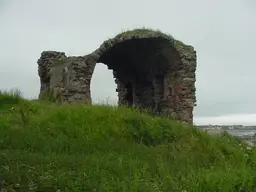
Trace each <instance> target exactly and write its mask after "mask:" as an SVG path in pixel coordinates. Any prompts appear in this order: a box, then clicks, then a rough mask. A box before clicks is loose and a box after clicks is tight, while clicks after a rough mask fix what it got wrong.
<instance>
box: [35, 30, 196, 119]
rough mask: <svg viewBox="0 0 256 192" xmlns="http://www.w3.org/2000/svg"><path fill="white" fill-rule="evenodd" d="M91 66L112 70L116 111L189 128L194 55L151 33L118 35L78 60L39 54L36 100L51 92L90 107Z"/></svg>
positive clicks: (189, 48) (51, 53) (168, 38)
mask: <svg viewBox="0 0 256 192" xmlns="http://www.w3.org/2000/svg"><path fill="white" fill-rule="evenodd" d="M96 63H104V64H106V65H107V66H108V68H109V69H112V70H113V76H114V78H115V82H116V84H117V89H116V91H117V92H118V98H119V99H118V104H119V105H125V104H126V105H128V106H131V107H136V108H143V109H150V110H151V111H152V112H153V113H154V114H161V115H165V116H168V117H170V118H172V119H175V120H178V121H182V122H185V123H193V108H194V105H195V103H196V97H195V91H196V90H195V81H196V77H195V71H196V51H195V50H194V48H193V47H192V46H189V45H185V44H183V43H181V42H180V41H177V40H174V39H173V38H172V37H171V36H168V35H166V34H163V33H160V32H156V31H147V30H146V31H143V33H137V31H136V33H134V32H131V33H125V34H121V35H117V36H116V37H115V38H113V39H110V40H108V41H105V42H104V43H103V44H102V45H101V46H100V47H99V49H97V50H96V51H94V52H93V53H91V54H89V55H85V56H80V57H67V56H66V55H65V54H64V53H62V52H55V51H45V52H43V53H42V55H41V58H40V59H39V60H38V65H39V67H38V73H39V76H40V80H41V91H40V96H39V97H42V96H43V95H44V94H43V93H44V92H47V91H49V90H50V91H51V92H53V96H54V97H56V96H57V95H58V96H59V97H61V99H62V100H65V101H69V102H75V101H86V102H88V103H91V93H90V82H91V77H92V74H93V71H94V68H95V65H96ZM103 83H104V82H103Z"/></svg>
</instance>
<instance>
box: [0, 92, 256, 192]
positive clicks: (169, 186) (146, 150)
mask: <svg viewBox="0 0 256 192" xmlns="http://www.w3.org/2000/svg"><path fill="white" fill-rule="evenodd" d="M255 161H256V152H255V150H254V149H246V145H245V144H243V143H242V142H240V141H238V140H236V139H233V138H232V137H230V136H228V135H223V136H222V137H217V136H209V135H207V134H205V133H202V132H199V131H198V130H197V129H195V128H193V127H185V126H182V125H180V124H176V123H175V122H172V121H169V120H167V119H161V118H159V117H158V118H157V117H154V118H153V117H151V116H148V115H145V114H140V113H138V112H136V111H133V110H131V109H126V108H119V109H117V108H113V107H108V106H85V105H62V106H56V105H54V104H51V103H46V102H39V101H25V100H22V99H20V98H19V97H18V96H17V95H16V94H12V96H10V94H9V93H8V94H6V93H0V189H1V188H5V189H7V191H49V192H50V191H57V190H58V189H59V191H88V192H89V191H111V192H112V191H119V192H122V191H127V192H128V191H129V192H136V191H147V192H151V191H152V192H156V191H187V192H193V191H196V192H198V191H207V192H210V191H214V192H217V191H223V192H229V191H230V192H236V191H241V189H242V188H243V187H245V188H246V189H252V188H253V187H254V185H255V184H256V183H255V180H254V175H255Z"/></svg>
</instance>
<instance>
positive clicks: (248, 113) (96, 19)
mask: <svg viewBox="0 0 256 192" xmlns="http://www.w3.org/2000/svg"><path fill="white" fill-rule="evenodd" d="M255 18H256V1H255V0H193V1H192V0H159V1H156V0H129V1H124V0H108V1H106V0H94V1H89V0H0V89H11V88H14V87H15V88H19V89H20V90H21V91H22V92H23V95H24V97H26V98H36V97H37V96H38V93H39V88H40V81H39V77H38V74H37V63H36V62H37V59H38V58H39V57H40V54H41V52H42V51H44V50H56V51H63V52H65V53H66V54H67V55H68V56H71V55H85V54H87V53H90V52H92V51H93V50H95V49H96V48H98V47H99V46H100V44H101V43H102V42H103V41H104V40H106V39H108V38H111V37H113V36H115V35H116V34H118V33H119V32H121V31H123V30H127V29H134V28H137V27H147V28H153V29H160V30H161V31H163V32H165V33H168V34H171V35H173V36H174V37H175V38H177V39H179V40H181V41H183V42H184V43H186V44H191V45H193V46H194V47H195V49H196V50H197V56H198V62H197V63H198V67H197V74H196V75H197V82H196V88H197V103H198V106H197V107H196V108H195V110H194V116H195V122H196V123H198V124H200V123H244V124H245V123H247V124H251V123H255V124H256V75H255V72H256V65H255V64H256V63H255V58H254V57H255V51H256V48H255V46H256V22H255ZM115 88H116V85H115V83H114V79H113V76H112V73H111V71H108V70H107V68H106V66H105V65H103V64H98V65H97V67H96V70H95V72H94V76H93V79H92V88H91V90H92V97H93V100H94V101H96V102H97V101H104V100H105V99H106V98H108V100H109V101H110V102H115V101H116V100H117V94H116V92H115ZM253 114H254V115H253Z"/></svg>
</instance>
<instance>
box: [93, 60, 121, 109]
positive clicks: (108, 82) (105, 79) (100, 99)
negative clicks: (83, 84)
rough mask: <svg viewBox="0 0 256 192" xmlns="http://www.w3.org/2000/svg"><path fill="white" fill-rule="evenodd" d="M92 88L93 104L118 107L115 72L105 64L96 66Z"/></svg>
mask: <svg viewBox="0 0 256 192" xmlns="http://www.w3.org/2000/svg"><path fill="white" fill-rule="evenodd" d="M90 87H91V98H92V103H93V104H104V105H114V106H116V105H117V101H118V99H117V92H116V83H115V81H114V78H113V71H112V70H109V69H108V67H107V66H106V65H105V64H103V63H97V64H96V66H95V69H94V72H93V75H92V79H91V84H90Z"/></svg>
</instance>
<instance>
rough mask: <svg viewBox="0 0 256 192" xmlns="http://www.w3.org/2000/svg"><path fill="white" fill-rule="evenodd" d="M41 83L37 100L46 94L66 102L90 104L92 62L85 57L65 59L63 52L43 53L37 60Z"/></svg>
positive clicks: (93, 65) (93, 64) (93, 66)
mask: <svg viewBox="0 0 256 192" xmlns="http://www.w3.org/2000/svg"><path fill="white" fill-rule="evenodd" d="M37 63H38V74H39V76H40V81H41V89H40V94H39V98H43V97H44V96H45V95H47V96H48V93H50V94H51V97H55V98H57V97H58V99H61V100H64V101H68V102H75V101H85V102H87V103H91V91H90V83H91V77H92V74H93V71H94V68H95V63H94V62H92V63H91V62H89V60H88V59H87V58H86V56H85V57H81V56H79V57H67V56H66V55H65V53H63V52H56V51H44V52H42V54H41V57H40V59H39V60H38V62H37Z"/></svg>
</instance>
